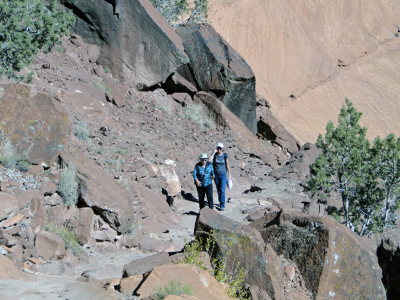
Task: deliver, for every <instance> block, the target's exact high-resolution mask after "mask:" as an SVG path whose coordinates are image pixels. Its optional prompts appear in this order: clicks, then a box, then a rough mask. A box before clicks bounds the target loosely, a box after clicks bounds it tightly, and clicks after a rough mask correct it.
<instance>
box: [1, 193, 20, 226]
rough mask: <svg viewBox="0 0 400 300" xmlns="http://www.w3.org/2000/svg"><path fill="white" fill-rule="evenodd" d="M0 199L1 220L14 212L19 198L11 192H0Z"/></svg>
mask: <svg viewBox="0 0 400 300" xmlns="http://www.w3.org/2000/svg"><path fill="white" fill-rule="evenodd" d="M0 201H1V207H0V221H2V220H5V219H7V217H8V216H10V215H11V214H12V212H13V210H14V207H15V206H16V203H17V198H16V197H15V196H14V195H11V194H9V193H2V192H0Z"/></svg>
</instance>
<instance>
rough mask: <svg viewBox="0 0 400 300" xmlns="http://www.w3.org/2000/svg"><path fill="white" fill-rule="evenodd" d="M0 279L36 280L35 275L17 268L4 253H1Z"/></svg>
mask: <svg viewBox="0 0 400 300" xmlns="http://www.w3.org/2000/svg"><path fill="white" fill-rule="evenodd" d="M0 279H16V280H21V281H29V280H35V277H34V276H32V275H29V274H26V273H24V272H22V271H20V270H18V269H17V267H16V266H15V265H14V264H13V263H12V262H11V260H9V259H8V258H7V257H5V256H4V255H0Z"/></svg>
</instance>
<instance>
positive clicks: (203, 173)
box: [193, 153, 215, 209]
mask: <svg viewBox="0 0 400 300" xmlns="http://www.w3.org/2000/svg"><path fill="white" fill-rule="evenodd" d="M199 159H200V162H199V163H197V164H196V166H195V167H194V171H193V178H194V183H195V184H196V187H197V193H198V194H199V204H200V209H202V208H203V207H204V206H205V205H204V196H205V195H207V201H208V207H209V208H211V209H213V207H214V205H213V186H212V179H213V178H214V177H215V175H214V168H213V165H212V163H211V162H209V161H208V157H207V154H206V153H202V154H201V155H200V157H199Z"/></svg>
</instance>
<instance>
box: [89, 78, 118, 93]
mask: <svg viewBox="0 0 400 300" xmlns="http://www.w3.org/2000/svg"><path fill="white" fill-rule="evenodd" d="M92 84H93V85H94V86H95V87H97V88H98V89H99V90H102V91H103V92H106V93H107V94H109V95H112V94H113V93H112V89H111V88H110V86H109V85H108V84H107V83H105V82H104V81H98V80H96V81H93V82H92Z"/></svg>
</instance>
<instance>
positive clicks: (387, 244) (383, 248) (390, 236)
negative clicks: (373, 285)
mask: <svg viewBox="0 0 400 300" xmlns="http://www.w3.org/2000/svg"><path fill="white" fill-rule="evenodd" d="M377 255H378V260H379V265H380V267H381V268H382V273H383V279H382V281H383V284H384V285H385V288H386V292H387V299H388V300H395V299H397V298H398V297H399V295H400V286H399V280H400V274H399V270H400V227H399V226H396V227H394V228H390V229H386V230H385V231H384V232H383V233H382V242H381V245H380V246H379V247H378V250H377Z"/></svg>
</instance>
